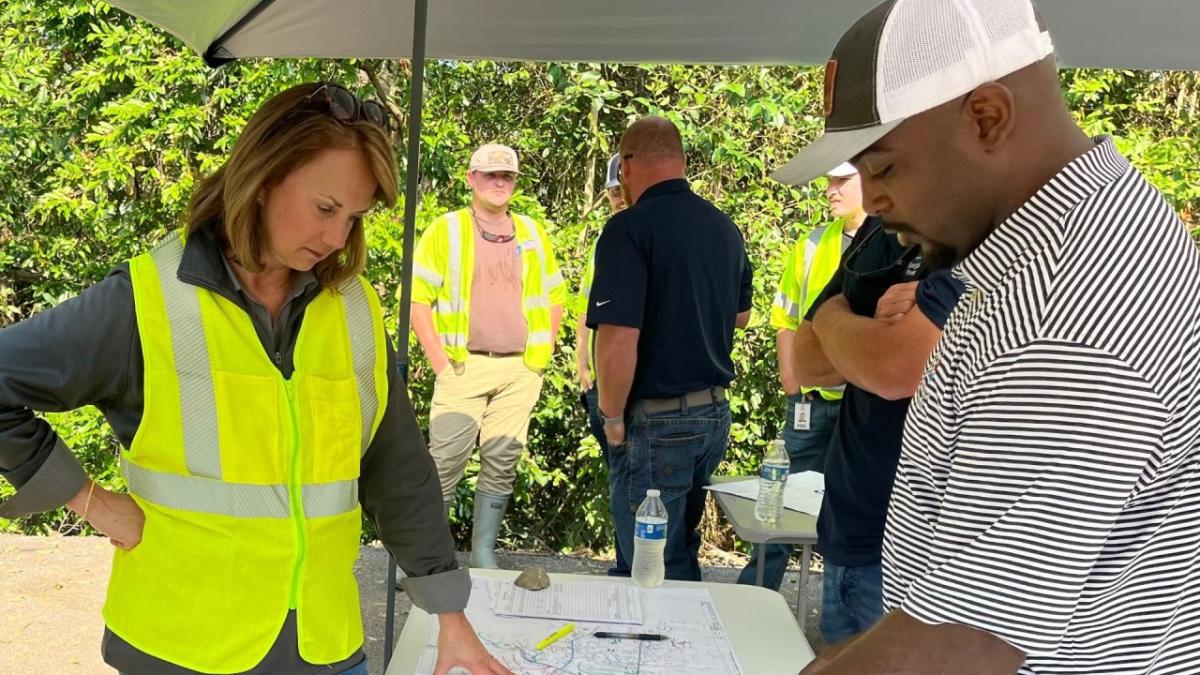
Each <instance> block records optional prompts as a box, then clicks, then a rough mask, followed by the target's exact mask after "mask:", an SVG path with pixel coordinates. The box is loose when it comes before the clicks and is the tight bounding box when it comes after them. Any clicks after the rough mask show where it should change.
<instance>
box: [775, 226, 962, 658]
mask: <svg viewBox="0 0 1200 675" xmlns="http://www.w3.org/2000/svg"><path fill="white" fill-rule="evenodd" d="M918 280H920V281H918ZM962 290H963V287H962V283H961V282H959V281H958V280H957V279H955V278H954V277H952V276H951V275H950V273H949V272H948V271H945V270H941V271H937V272H933V273H932V274H930V273H928V269H927V265H925V263H924V261H923V259H922V257H921V255H920V247H919V246H906V245H904V244H903V243H901V241H900V239H899V238H898V237H897V236H896V235H894V234H890V233H888V232H886V231H884V229H883V221H882V220H880V219H879V218H876V217H872V218H868V219H867V221H866V223H864V224H863V226H862V227H861V228H860V229H859V231H858V234H857V236H855V238H854V241H853V242H851V244H850V248H849V249H848V250H847V252H846V254H845V257H844V262H843V264H842V268H841V269H840V270H839V271H838V272H837V274H835V275H834V277H833V279H832V280H831V281H830V282H829V285H827V286H826V287H825V290H824V291H823V292H822V293H821V295H820V296H819V297H818V298H817V300H816V301H815V302H814V303H813V306H812V308H811V309H810V310H809V314H808V317H807V319H806V320H805V321H804V322H803V323H802V324H801V326H800V329H799V330H798V331H797V333H796V369H797V372H798V373H801V374H803V376H804V381H805V382H810V381H812V382H814V383H816V384H820V385H823V386H826V385H830V384H838V383H841V382H845V383H846V391H845V394H844V396H843V398H842V409H841V411H840V414H839V416H838V421H837V424H836V426H835V427H834V432H833V437H832V438H831V439H830V444H829V451H828V453H827V454H826V457H825V499H824V501H823V502H822V504H821V515H820V517H819V518H818V519H817V535H818V539H819V541H820V546H821V554H822V556H823V558H824V561H825V572H824V575H823V577H822V596H821V637H822V638H823V639H824V640H825V642H826V643H827V644H831V645H832V644H836V643H840V642H843V641H845V640H847V639H848V638H850V637H853V636H854V635H857V634H859V633H861V632H863V631H866V630H867V629H868V628H870V627H871V626H872V625H874V623H875V622H876V621H878V620H879V619H880V617H882V616H883V577H882V567H881V565H880V557H881V555H882V549H883V527H884V522H885V520H886V517H887V509H888V499H889V498H890V497H891V494H892V482H893V480H894V478H895V475H896V463H897V461H898V460H899V457H900V439H901V436H902V433H903V430H904V417H905V414H906V413H907V412H908V404H909V399H910V397H911V396H912V395H913V392H915V391H916V388H917V386H918V384H919V383H920V381H921V373H922V371H923V369H924V367H925V363H926V362H927V361H928V360H929V355H930V353H932V352H933V348H934V345H936V344H937V340H938V338H939V337H940V336H941V330H942V326H943V325H944V324H945V322H946V318H947V317H948V316H949V314H950V312H951V310H952V309H953V308H954V305H955V304H956V303H957V301H958V296H959V295H960V294H961V293H962Z"/></svg>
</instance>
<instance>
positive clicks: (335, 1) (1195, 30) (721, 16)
mask: <svg viewBox="0 0 1200 675" xmlns="http://www.w3.org/2000/svg"><path fill="white" fill-rule="evenodd" d="M414 3H415V0H206V1H205V2H185V1H183V0H113V2H112V4H113V5H115V6H116V7H119V8H121V9H123V10H125V11H127V12H129V13H131V14H134V15H136V16H139V17H141V18H143V19H146V20H147V21H149V22H151V23H153V24H155V25H157V26H159V27H161V28H163V29H164V30H166V31H168V32H170V33H172V34H174V35H176V36H178V37H179V38H180V39H181V40H183V41H184V43H186V44H187V45H188V46H189V47H191V48H192V49H194V50H195V51H196V52H197V53H199V54H203V55H204V56H205V57H206V58H208V59H209V60H210V62H219V61H221V60H224V59H232V58H245V57H254V56H278V57H332V58H337V57H359V58H389V59H396V58H409V57H411V56H412V49H411V47H412V38H413V30H412V28H413V21H412V19H413V13H414ZM876 4H878V0H741V1H737V2H731V1H730V0H504V1H503V2H498V1H497V0H437V1H436V2H433V3H430V4H429V19H428V30H427V31H426V36H427V37H426V41H427V49H426V57H427V58H433V59H496V60H513V61H589V62H590V61H597V62H610V63H648V62H656V63H730V64H732V63H757V64H767V63H824V62H825V60H826V59H827V58H828V57H829V53H830V52H831V51H833V45H834V43H835V42H836V41H837V39H838V37H840V36H841V34H842V32H843V31H844V30H845V29H846V28H848V27H849V26H850V24H852V23H853V22H854V20H855V19H857V18H858V17H859V16H861V15H862V14H864V13H865V12H866V11H867V10H868V9H870V8H871V7H873V6H875V5H876ZM1037 5H1038V7H1039V8H1040V9H1041V10H1042V13H1043V14H1044V15H1045V18H1046V23H1047V24H1048V25H1049V27H1050V31H1051V34H1052V35H1053V36H1054V41H1055V44H1056V46H1057V48H1058V53H1059V59H1060V60H1061V62H1062V63H1063V64H1064V65H1069V66H1084V67H1097V68H1101V67H1104V68H1139V69H1154V70H1169V69H1195V68H1197V67H1198V66H1200V46H1197V37H1196V36H1197V35H1200V5H1197V3H1196V0H1041V1H1040V2H1038V3H1037Z"/></svg>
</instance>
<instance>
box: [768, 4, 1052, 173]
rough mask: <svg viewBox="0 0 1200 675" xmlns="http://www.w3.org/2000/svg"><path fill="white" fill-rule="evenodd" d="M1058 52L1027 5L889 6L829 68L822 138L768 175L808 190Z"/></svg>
mask: <svg viewBox="0 0 1200 675" xmlns="http://www.w3.org/2000/svg"><path fill="white" fill-rule="evenodd" d="M1053 52H1054V47H1053V45H1052V44H1051V41H1050V35H1049V34H1048V33H1047V32H1046V31H1045V30H1044V29H1043V28H1042V26H1041V23H1040V20H1039V18H1038V15H1037V13H1036V12H1035V10H1034V8H1033V4H1032V3H1031V2H1030V1H1029V0H889V1H888V2H885V3H883V4H882V5H879V6H878V7H876V8H875V9H873V10H871V11H870V12H868V13H867V14H866V15H864V16H863V17H862V18H861V19H859V20H858V21H857V22H856V23H855V24H854V25H853V26H851V27H850V30H848V31H846V33H845V35H843V36H842V39H841V40H839V41H838V43H837V46H836V47H835V48H834V50H833V56H832V57H830V59H829V63H828V64H826V66H825V100H824V115H825V133H824V134H823V135H822V136H821V137H820V138H818V139H817V140H815V141H813V142H812V143H810V144H809V145H808V146H807V147H805V148H804V149H802V150H801V151H800V152H799V154H797V155H796V156H795V157H793V158H792V159H791V161H789V162H788V163H787V164H785V165H783V166H782V167H781V168H779V169H778V170H776V171H775V173H774V174H773V175H772V176H771V177H772V178H774V179H775V180H777V181H780V182H782V183H790V184H794V185H799V184H803V183H807V182H809V181H811V180H813V179H814V178H817V177H818V176H822V175H825V173H826V172H828V171H829V170H830V169H832V168H833V167H835V166H837V165H839V164H841V163H842V162H845V161H848V160H850V159H851V158H853V157H854V156H855V155H858V154H859V153H860V152H862V151H863V150H866V149H867V148H868V147H869V146H870V145H871V144H872V143H874V142H875V141H877V140H879V139H880V138H883V137H884V136H885V135H887V133H888V132H889V131H891V130H892V129H894V128H896V126H897V125H899V124H900V123H901V122H903V121H904V120H905V119H907V118H909V117H912V116H913V115H917V114H919V113H922V112H925V111H926V110H930V109H932V108H936V107H937V106H939V105H941V104H943V103H946V102H947V101H952V100H954V99H955V98H957V97H959V96H963V95H965V94H967V93H968V92H970V91H971V90H972V89H974V88H976V87H978V86H979V85H981V84H983V83H985V82H991V81H994V80H998V79H1000V78H1001V77H1004V76H1005V75H1008V74H1009V73H1013V72H1016V71H1018V70H1020V69H1022V68H1024V67H1026V66H1029V65H1031V64H1033V63H1036V62H1038V61H1041V60H1042V59H1044V58H1045V57H1046V56H1048V55H1049V54H1051V53H1053Z"/></svg>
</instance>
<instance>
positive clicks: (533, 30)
mask: <svg viewBox="0 0 1200 675" xmlns="http://www.w3.org/2000/svg"><path fill="white" fill-rule="evenodd" d="M881 1H882V0H740V1H729V0H435V2H433V3H429V2H428V0H205V1H204V2H194V1H189V0H109V2H110V3H111V4H112V5H113V6H115V7H117V8H119V9H122V10H124V11H126V12H128V13H129V14H132V15H134V16H136V17H139V18H141V19H144V20H146V21H148V22H150V23H152V24H154V25H156V26H158V27H159V28H161V29H163V30H165V31H167V32H168V33H171V34H172V35H175V36H176V37H178V38H179V39H181V40H182V41H183V42H184V43H185V44H186V45H187V46H188V47H190V48H191V49H193V50H195V51H196V53H197V54H200V55H201V56H203V57H204V59H205V60H206V61H207V62H208V63H209V64H210V65H213V66H219V65H220V64H222V63H225V62H227V61H230V60H233V59H239V58H252V57H281V58H287V57H295V58H300V57H304V58H313V57H315V58H383V59H401V58H411V59H412V61H413V71H412V72H413V81H412V96H411V100H410V105H409V118H408V119H409V121H410V124H409V129H408V130H407V131H408V147H407V156H408V162H407V167H408V171H407V185H406V190H405V205H404V223H405V231H404V253H403V271H402V274H403V277H404V282H403V288H402V295H401V309H400V312H401V315H400V320H399V325H398V327H397V328H398V331H397V338H398V340H399V352H398V354H397V357H398V360H399V361H400V362H401V364H402V368H406V366H407V354H406V350H407V345H408V340H407V339H406V336H407V334H408V323H409V304H410V300H411V276H412V272H411V270H412V264H411V263H412V257H413V237H414V232H415V221H416V204H417V186H418V176H419V173H420V166H419V160H420V138H421V112H422V106H423V87H424V64H425V60H426V59H427V58H433V59H456V60H471V59H491V60H500V61H580V62H604V63H719V64H824V63H825V61H826V60H827V59H828V57H829V54H830V53H831V52H832V51H833V47H834V44H835V43H836V42H837V40H838V38H839V37H841V35H842V33H843V32H844V31H845V30H846V29H847V28H849V27H850V25H851V24H852V23H854V21H855V20H856V19H857V18H858V17H860V16H861V15H863V14H864V13H866V12H867V10H869V9H871V8H872V7H874V6H875V5H877V4H879V2H881ZM1035 4H1037V6H1038V8H1039V9H1040V10H1041V11H1042V14H1043V16H1044V18H1045V20H1046V24H1047V26H1048V27H1049V30H1050V33H1051V36H1052V37H1053V39H1054V43H1055V51H1056V53H1057V55H1058V58H1059V62H1060V63H1061V64H1062V65H1064V66H1079V67H1094V68H1131V69H1145V70H1197V69H1200V44H1198V43H1197V35H1200V6H1198V5H1197V0H1040V1H1036V0H1035ZM394 582H395V564H394V563H393V564H392V565H390V569H389V574H388V598H387V628H386V632H387V634H386V637H385V647H384V654H385V657H384V658H385V660H390V659H391V651H392V638H393V635H394V630H393V619H394V611H393V610H394V604H395V584H394Z"/></svg>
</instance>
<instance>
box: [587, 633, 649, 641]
mask: <svg viewBox="0 0 1200 675" xmlns="http://www.w3.org/2000/svg"><path fill="white" fill-rule="evenodd" d="M592 637H598V638H613V639H615V640H666V639H667V636H666V635H656V634H654V633H606V632H604V631H599V632H597V633H592Z"/></svg>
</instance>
